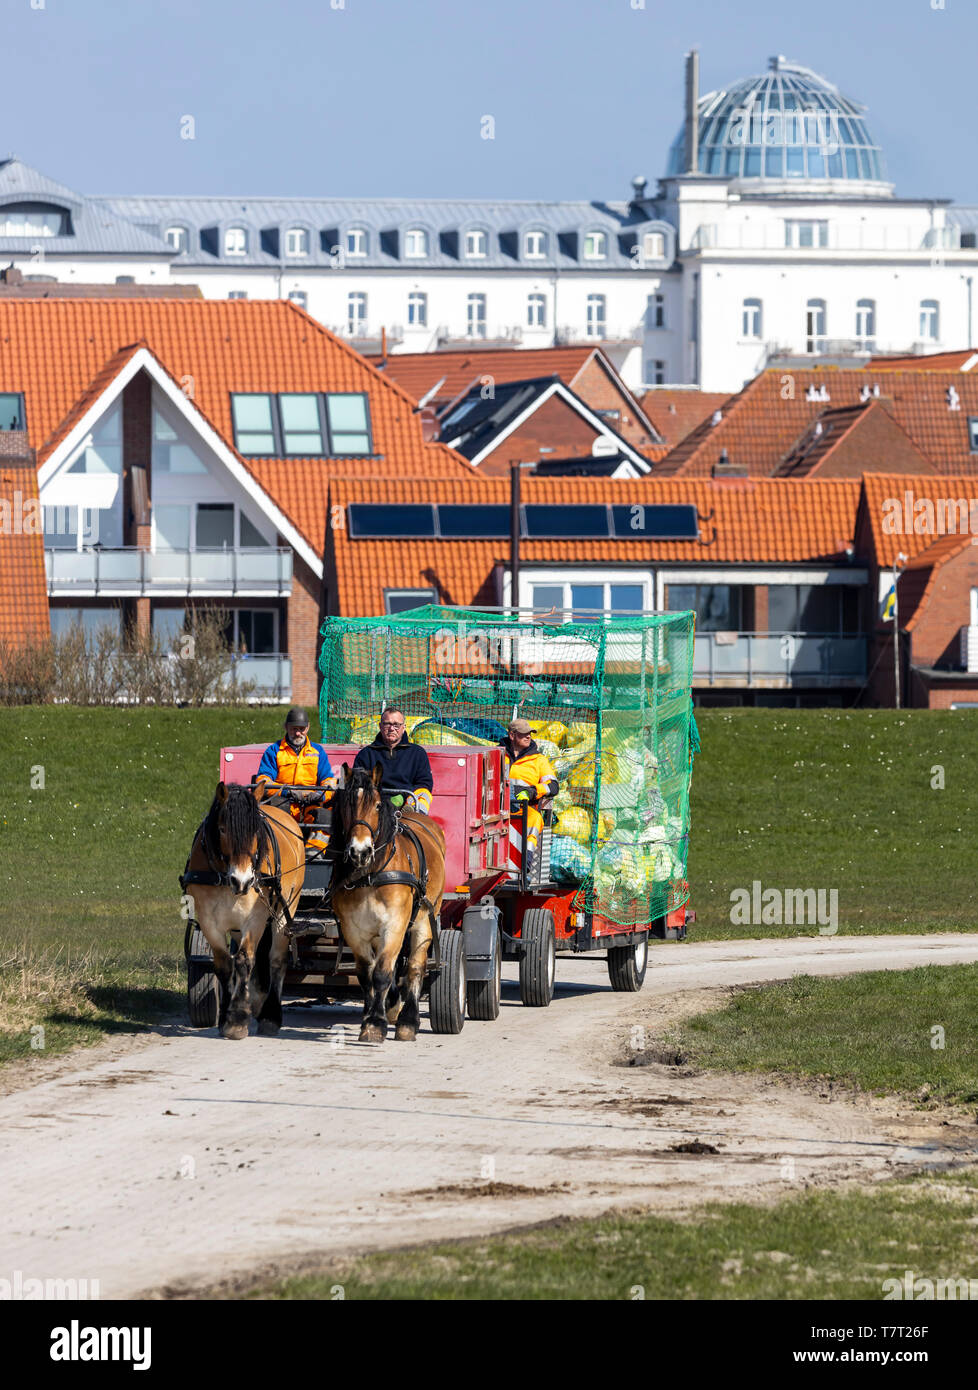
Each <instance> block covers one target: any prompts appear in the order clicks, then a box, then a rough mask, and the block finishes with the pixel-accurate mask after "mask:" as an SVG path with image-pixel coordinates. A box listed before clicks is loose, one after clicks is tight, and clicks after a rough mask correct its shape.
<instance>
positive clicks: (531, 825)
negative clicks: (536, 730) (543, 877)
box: [499, 719, 560, 873]
mask: <svg viewBox="0 0 978 1390" xmlns="http://www.w3.org/2000/svg"><path fill="white" fill-rule="evenodd" d="M499 746H500V747H501V748H502V750H503V752H504V753H505V754H506V755H507V757H508V758H509V786H510V799H511V804H512V807H513V809H514V810H519V809H520V808H521V807H522V805H523V803H524V802H526V803H527V812H526V855H527V858H526V867H527V872H528V873H529V872H530V870H531V869H532V867H533V859H534V856H535V855H536V851H537V840H538V838H539V835H540V831H541V829H542V828H543V816H542V815H541V814H540V812H539V811H538V810H537V807H536V803H537V802H538V801H543V799H544V798H545V797H548V796H556V795H557V789H558V787H559V786H560V783H559V782H558V781H557V774H556V772H554V770H553V766H552V765H551V762H550V759H549V758H548V757H547V755H546V753H541V752H540V749H539V748H538V747H537V745H536V743H535V741H534V738H533V730H532V729H531V728H530V725H529V721H528V720H526V719H514V720H512V721H511V723H510V726H509V733H508V734H507V736H506V738H503V739H500V740H499Z"/></svg>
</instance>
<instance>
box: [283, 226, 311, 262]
mask: <svg viewBox="0 0 978 1390" xmlns="http://www.w3.org/2000/svg"><path fill="white" fill-rule="evenodd" d="M285 254H286V255H287V256H308V255H309V233H308V231H307V230H306V228H305V227H290V228H289V229H288V231H287V232H286V233H285Z"/></svg>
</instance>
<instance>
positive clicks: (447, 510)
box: [438, 502, 509, 540]
mask: <svg viewBox="0 0 978 1390" xmlns="http://www.w3.org/2000/svg"><path fill="white" fill-rule="evenodd" d="M438 534H439V535H440V536H442V537H444V539H446V540H505V539H506V537H507V536H508V535H509V508H508V507H498V506H492V507H476V506H471V505H466V504H455V503H448V502H442V503H441V504H440V506H439V507H438Z"/></svg>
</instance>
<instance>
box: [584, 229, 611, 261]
mask: <svg viewBox="0 0 978 1390" xmlns="http://www.w3.org/2000/svg"><path fill="white" fill-rule="evenodd" d="M607 255H608V234H607V232H588V233H587V235H586V236H585V238H584V259H585V260H586V261H603V260H605V258H606V257H607Z"/></svg>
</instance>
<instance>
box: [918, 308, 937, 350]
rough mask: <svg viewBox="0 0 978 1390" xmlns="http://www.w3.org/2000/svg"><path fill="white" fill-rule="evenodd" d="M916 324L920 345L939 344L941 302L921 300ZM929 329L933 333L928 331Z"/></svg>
mask: <svg viewBox="0 0 978 1390" xmlns="http://www.w3.org/2000/svg"><path fill="white" fill-rule="evenodd" d="M918 323H919V327H920V341H921V342H922V343H939V342H940V341H941V302H940V300H939V299H922V300H921V301H920V310H919V317H918ZM931 328H932V329H933V332H930V331H929V329H931Z"/></svg>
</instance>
